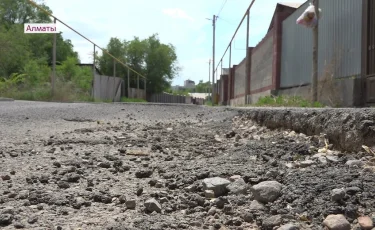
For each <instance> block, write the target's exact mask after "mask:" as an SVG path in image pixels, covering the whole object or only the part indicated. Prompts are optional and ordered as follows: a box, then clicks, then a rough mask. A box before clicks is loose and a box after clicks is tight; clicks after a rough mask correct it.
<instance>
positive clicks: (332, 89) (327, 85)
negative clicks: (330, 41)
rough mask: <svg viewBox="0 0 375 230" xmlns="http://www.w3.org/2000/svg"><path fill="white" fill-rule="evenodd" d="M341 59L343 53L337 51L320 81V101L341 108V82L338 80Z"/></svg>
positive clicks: (326, 66) (325, 68)
mask: <svg viewBox="0 0 375 230" xmlns="http://www.w3.org/2000/svg"><path fill="white" fill-rule="evenodd" d="M341 57H342V55H341V51H340V50H339V49H335V51H334V54H333V57H332V58H331V60H330V61H329V62H328V63H327V64H326V65H325V67H324V69H323V72H322V73H321V75H320V76H319V79H318V86H317V87H318V100H319V101H320V102H323V103H324V104H327V105H330V106H332V107H340V106H341V105H342V104H343V98H342V96H341V95H342V92H341V90H340V85H339V84H340V82H339V80H338V79H337V72H338V70H339V68H340V65H339V63H340V61H341Z"/></svg>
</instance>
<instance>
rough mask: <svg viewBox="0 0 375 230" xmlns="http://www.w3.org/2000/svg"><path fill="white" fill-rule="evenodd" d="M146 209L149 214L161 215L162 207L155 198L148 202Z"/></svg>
mask: <svg viewBox="0 0 375 230" xmlns="http://www.w3.org/2000/svg"><path fill="white" fill-rule="evenodd" d="M145 207H146V210H147V211H149V212H158V213H161V205H160V204H159V202H157V201H156V200H155V199H154V198H152V199H149V200H147V201H146V202H145Z"/></svg>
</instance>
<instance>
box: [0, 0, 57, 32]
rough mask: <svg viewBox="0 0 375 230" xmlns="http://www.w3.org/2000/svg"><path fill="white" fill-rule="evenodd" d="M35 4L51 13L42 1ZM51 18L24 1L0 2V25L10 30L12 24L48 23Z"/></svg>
mask: <svg viewBox="0 0 375 230" xmlns="http://www.w3.org/2000/svg"><path fill="white" fill-rule="evenodd" d="M37 4H38V5H39V6H41V7H42V8H43V9H45V10H47V11H48V12H49V13H52V11H51V9H50V8H49V7H48V6H46V5H45V4H44V3H43V2H42V1H37ZM49 22H52V20H51V18H50V17H49V16H48V15H46V14H45V13H44V12H41V11H40V10H39V9H36V8H35V7H34V6H33V5H31V4H30V3H29V2H28V1H26V0H1V1H0V24H2V25H5V27H6V28H10V27H11V26H12V25H14V24H24V23H49Z"/></svg>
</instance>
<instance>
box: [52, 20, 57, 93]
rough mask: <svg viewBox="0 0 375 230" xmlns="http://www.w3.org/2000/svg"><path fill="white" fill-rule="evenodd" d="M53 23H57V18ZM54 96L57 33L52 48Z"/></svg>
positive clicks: (53, 86) (53, 90)
mask: <svg viewBox="0 0 375 230" xmlns="http://www.w3.org/2000/svg"><path fill="white" fill-rule="evenodd" d="M53 23H55V25H56V18H54V20H53ZM52 72H53V73H52V97H54V96H55V82H56V33H54V34H53V48H52Z"/></svg>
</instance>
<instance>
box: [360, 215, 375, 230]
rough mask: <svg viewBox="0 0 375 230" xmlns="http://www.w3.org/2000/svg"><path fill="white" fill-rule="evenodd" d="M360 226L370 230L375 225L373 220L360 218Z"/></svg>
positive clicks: (364, 217) (365, 217) (366, 217)
mask: <svg viewBox="0 0 375 230" xmlns="http://www.w3.org/2000/svg"><path fill="white" fill-rule="evenodd" d="M358 224H359V225H360V226H361V228H362V229H364V230H370V229H372V228H373V226H374V223H373V221H372V219H371V218H370V217H368V216H361V217H358Z"/></svg>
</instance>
